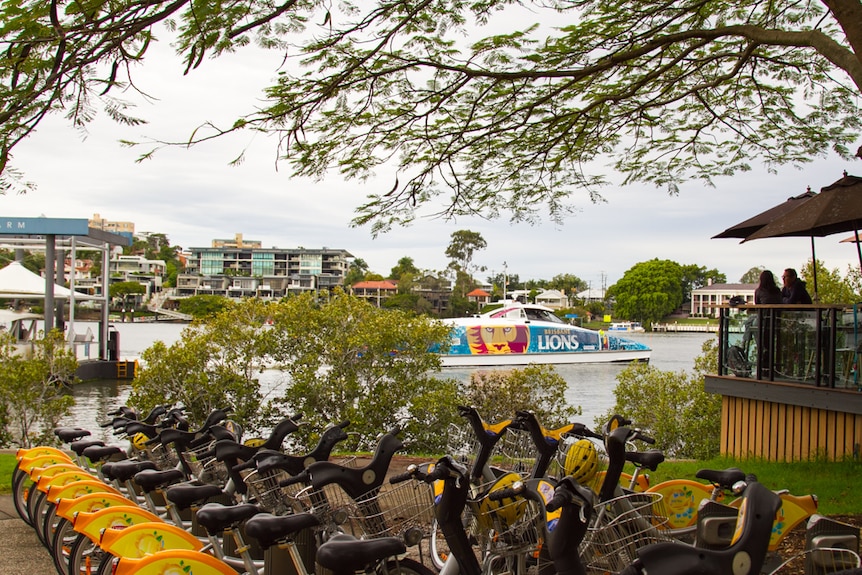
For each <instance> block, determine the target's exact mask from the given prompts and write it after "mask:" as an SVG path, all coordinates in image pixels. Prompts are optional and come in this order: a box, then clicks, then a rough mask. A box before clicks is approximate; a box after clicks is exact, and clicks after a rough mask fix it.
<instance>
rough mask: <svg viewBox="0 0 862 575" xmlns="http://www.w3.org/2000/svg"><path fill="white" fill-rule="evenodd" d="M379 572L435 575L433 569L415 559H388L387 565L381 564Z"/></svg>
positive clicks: (391, 574)
mask: <svg viewBox="0 0 862 575" xmlns="http://www.w3.org/2000/svg"><path fill="white" fill-rule="evenodd" d="M377 572H378V575H435V572H434V570H433V569H431V568H429V567H426V566H425V565H423V564H422V563H420V562H419V561H415V560H413V559H399V560H398V561H395V560H394V559H393V560H391V561H387V562H386V565H385V566H383V565H381V567H380V568H378V570H377Z"/></svg>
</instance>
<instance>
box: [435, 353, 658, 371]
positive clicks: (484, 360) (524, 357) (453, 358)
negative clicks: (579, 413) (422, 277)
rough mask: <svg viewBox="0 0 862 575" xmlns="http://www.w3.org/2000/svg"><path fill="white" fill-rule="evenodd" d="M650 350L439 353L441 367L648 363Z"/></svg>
mask: <svg viewBox="0 0 862 575" xmlns="http://www.w3.org/2000/svg"><path fill="white" fill-rule="evenodd" d="M650 353H651V352H650V350H646V351H644V350H639V349H638V350H614V351H610V350H607V351H591V352H575V353H520V354H500V355H474V354H470V355H467V354H464V355H445V354H441V355H440V358H441V365H442V366H443V367H497V366H504V367H505V366H518V365H529V364H541V365H570V364H577V363H627V362H632V361H642V362H644V363H649V359H650Z"/></svg>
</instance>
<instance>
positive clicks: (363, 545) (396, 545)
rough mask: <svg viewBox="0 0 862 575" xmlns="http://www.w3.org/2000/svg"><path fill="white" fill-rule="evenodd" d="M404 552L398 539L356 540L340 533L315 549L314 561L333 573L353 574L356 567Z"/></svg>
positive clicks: (405, 549) (403, 546) (402, 542)
mask: <svg viewBox="0 0 862 575" xmlns="http://www.w3.org/2000/svg"><path fill="white" fill-rule="evenodd" d="M406 551H407V546H406V545H405V544H404V541H402V540H401V538H399V537H383V538H381V539H357V538H355V537H353V536H352V535H347V534H344V533H341V534H338V535H335V536H334V537H332V538H330V539H329V540H328V541H326V542H325V543H324V544H323V545H321V546H320V547H318V548H317V555H316V560H317V562H318V563H319V564H320V565H321V566H322V567H324V568H326V569H331V570H332V571H334V572H335V573H345V572H350V573H353V572H354V570H355V569H356V568H357V567H358V566H359V567H361V566H364V565H368V564H370V563H374V562H375V561H379V560H381V559H384V558H386V557H392V556H395V555H401V554H402V553H406Z"/></svg>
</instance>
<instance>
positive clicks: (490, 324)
mask: <svg viewBox="0 0 862 575" xmlns="http://www.w3.org/2000/svg"><path fill="white" fill-rule="evenodd" d="M444 321H445V322H447V323H449V324H450V325H451V326H452V332H451V334H450V340H449V349H448V352H447V353H445V354H442V356H441V357H442V363H443V367H469V366H506V365H527V364H530V363H541V364H570V363H605V362H629V361H634V360H640V361H649V358H650V352H651V350H650V348H649V347H648V346H646V345H644V344H642V343H640V342H636V341H632V340H629V339H625V338H621V337H618V336H616V335H611V334H608V333H606V332H602V331H594V330H591V329H586V328H582V327H577V326H574V325H570V324H568V323H565V322H564V321H563V320H562V319H560V318H559V317H557V316H556V315H554V312H553V310H551V309H550V308H546V307H544V306H541V305H536V304H522V303H519V302H511V301H507V302H504V303H503V305H502V307H500V308H497V309H494V310H492V311H489V312H487V313H484V314H482V315H479V316H474V317H466V318H456V319H447V320H444ZM432 351H435V350H432Z"/></svg>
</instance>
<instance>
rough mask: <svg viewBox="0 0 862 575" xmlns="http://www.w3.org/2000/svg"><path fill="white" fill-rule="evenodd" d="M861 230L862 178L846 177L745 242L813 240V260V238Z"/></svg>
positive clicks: (815, 283) (766, 226) (845, 175)
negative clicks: (795, 238) (784, 239)
mask: <svg viewBox="0 0 862 575" xmlns="http://www.w3.org/2000/svg"><path fill="white" fill-rule="evenodd" d="M860 226H862V178H860V177H857V176H848V175H847V173H846V172H845V174H844V177H843V178H841V179H840V180H838V181H837V182H835V183H833V184H832V185H830V186H826V187H825V188H822V189H821V190H820V193H819V194H817V195H815V196H814V197H812V198H809V199H808V200H806V201H805V202H803V203H802V204H800V205H799V206H797V207H795V208H793V209H792V210H790V211H789V212H787V213H785V214H784V215H782V216H780V217H777V218H775V219H774V220H773V221H772V222H770V223H769V224H767V225H765V226H763V227H762V228H760V229H759V230H758V231H756V232H754V233H753V234H751V235H750V236H748V237H746V238H745V239H744V240H742V241H743V242H747V241H750V240H758V239H762V238H780V237H810V238H811V253H812V257H814V238H815V237H823V236H828V235H832V234H837V233H840V232H850V231H853V232H855V231H857V230H858V229H859V228H860ZM856 245H857V253H858V255H859V267H860V269H862V251H860V250H859V247H858V246H859V244H856ZM814 263H815V266H814V269H815V277H814V291H815V292H817V276H816V269H817V266H816V263H817V260H816V258H814Z"/></svg>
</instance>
